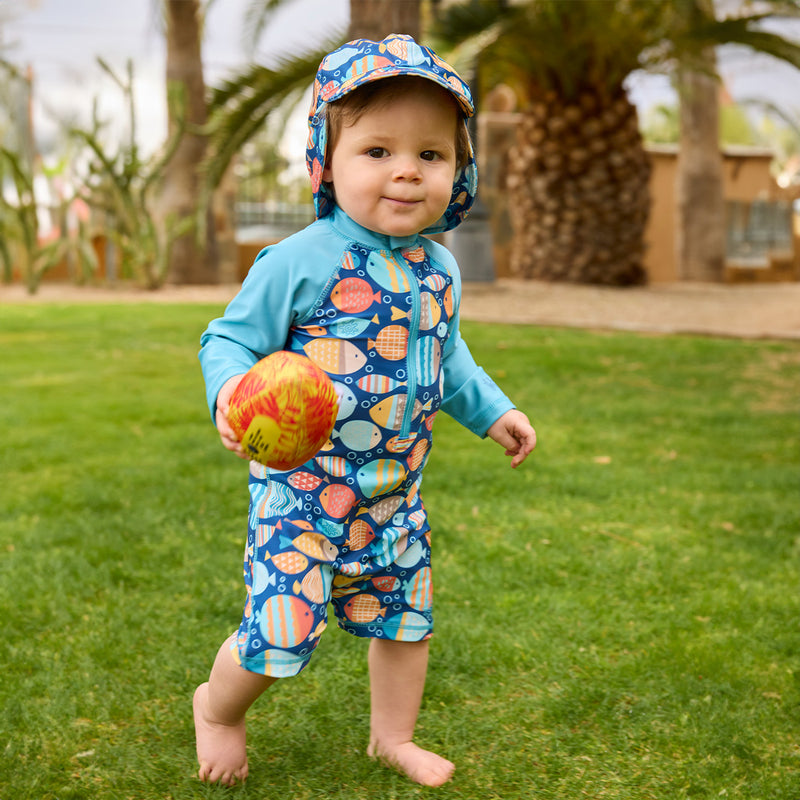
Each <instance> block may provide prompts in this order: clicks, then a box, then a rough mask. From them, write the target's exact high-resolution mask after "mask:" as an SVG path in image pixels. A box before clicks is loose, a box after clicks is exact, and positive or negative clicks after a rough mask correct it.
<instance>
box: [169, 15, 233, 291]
mask: <svg viewBox="0 0 800 800" xmlns="http://www.w3.org/2000/svg"><path fill="white" fill-rule="evenodd" d="M164 15H165V19H166V38H167V87H168V92H167V95H168V98H169V97H171V98H172V100H168V103H167V106H168V121H169V134H168V136H169V137H170V138H171V137H174V136H175V135H176V134H177V133H179V134H180V140H179V142H178V144H177V147H176V148H175V150H174V152H173V154H172V157H171V158H170V159H169V161H168V162H167V164H166V166H165V168H164V173H163V179H162V183H161V192H160V196H159V198H158V203H157V214H158V217H159V224H161V225H167V226H168V225H175V224H181V223H184V222H185V221H186V220H195V219H196V217H197V215H198V209H199V205H198V200H199V196H200V186H201V175H200V171H199V165H200V164H201V163H202V161H203V158H204V157H205V153H206V139H207V136H206V134H205V132H203V131H202V130H201V129H202V126H203V125H205V123H206V121H207V119H208V111H207V107H206V86H205V81H204V78H203V58H202V47H201V42H202V16H203V15H202V9H201V6H200V2H199V0H166V1H165V3H164ZM176 89H177V90H178V91H175V90H176ZM179 125H181V126H182V128H181V130H180V131H179V130H178V127H179ZM209 214H210V211H209ZM202 228H203V231H202V232H203V239H204V241H201V239H200V237H198V235H197V233H196V231H195V230H194V229H193V228H192V229H190V230H188V231H187V232H184V233H182V234H181V235H180V236H178V237H177V238H176V239H175V240H174V242H173V243H172V247H171V251H170V257H169V272H168V279H169V280H170V281H172V282H174V283H181V284H185V283H216V282H217V281H218V279H219V264H218V254H217V251H216V243H215V236H214V224H213V223H212V224H206V225H204V226H202Z"/></svg>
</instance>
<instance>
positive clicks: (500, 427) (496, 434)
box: [486, 408, 536, 469]
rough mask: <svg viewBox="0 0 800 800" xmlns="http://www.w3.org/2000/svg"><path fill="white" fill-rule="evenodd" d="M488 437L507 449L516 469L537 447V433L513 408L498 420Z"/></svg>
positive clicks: (519, 412)
mask: <svg viewBox="0 0 800 800" xmlns="http://www.w3.org/2000/svg"><path fill="white" fill-rule="evenodd" d="M486 435H487V436H489V437H490V438H492V439H494V440H495V441H496V442H497V443H498V444H499V445H502V446H503V447H505V449H506V455H507V456H513V458H512V459H511V466H512V468H514V469H516V468H517V467H518V466H519V465H520V464H521V463H522V462H523V461H524V460H525V459H526V458H527V457H528V455H529V454H530V453H531V452H532V451H533V448H534V447H536V431H535V430H534V429H533V426H532V425H531V423H530V422H529V420H528V418H527V417H526V416H525V414H523V413H522V412H521V411H518V410H517V409H516V408H512V409H511V411H506V413H505V414H503V416H502V417H500V418H499V419H498V420H496V421H495V422H494V423H493V424H492V427H491V428H489V430H488V431H486Z"/></svg>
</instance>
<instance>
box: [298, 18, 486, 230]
mask: <svg viewBox="0 0 800 800" xmlns="http://www.w3.org/2000/svg"><path fill="white" fill-rule="evenodd" d="M397 76H416V77H419V78H425V79H427V80H430V81H433V82H434V83H437V84H438V85H439V86H441V87H442V88H443V89H446V90H447V91H448V92H450V93H451V94H452V95H453V97H454V98H455V100H456V102H457V103H458V107H459V109H460V110H461V112H462V114H463V117H462V119H461V120H460V122H459V124H461V125H464V126H465V127H466V124H467V123H466V118H467V117H471V116H472V115H473V113H474V112H475V108H474V105H473V102H472V94H471V92H470V90H469V86H467V84H466V83H465V82H464V81H463V80H462V79H461V77H460V76H459V75H458V73H457V72H456V71H455V70H454V69H453V68H452V67H451V66H450V65H449V64H448V63H447V62H445V61H443V60H442V59H441V58H439V56H437V55H436V53H434V52H433V50H431V49H430V48H428V47H424V46H423V45H420V44H417V42H415V41H414V39H412V38H411V37H410V36H406V35H405V34H400V33H392V34H390V35H389V36H387V37H386V38H385V39H383V40H382V41H380V42H373V41H371V40H369V39H356V40H354V41H352V42H348V43H347V44H344V45H342V46H341V47H339V48H337V49H336V50H334V51H333V52H331V53H329V54H328V55H327V56H325V58H324V59H323V60H322V63H321V64H320V66H319V70H318V71H317V77H316V80H315V81H314V96H313V99H312V101H311V110H310V111H309V115H308V128H309V130H308V145H307V147H306V166H307V167H308V172H309V175H310V176H311V188H312V190H313V192H314V210H315V212H316V215H317V219H321V218H322V217H325V216H327V215H328V214H330V213H331V211H332V210H333V208H334V205H335V200H334V198H333V194H332V192H331V190H330V187H328V186H326V184H325V183H324V182H323V180H322V170H323V168H324V166H325V149H326V145H327V141H328V125H327V120H326V113H325V109H326V107H327V105H328V103H333V102H335V101H336V100H340V99H341V98H342V97H344V96H345V95H347V94H349V93H350V92H352V91H353V90H355V89H357V88H359V87H360V86H363V85H365V84H367V83H371V82H372V81H377V80H382V79H384V78H394V77H397ZM467 140H468V141H469V135H467ZM477 189H478V170H477V167H476V164H475V153H474V151H473V148H472V143H471V142H470V144H469V153H468V160H467V163H466V165H465V166H464V167H463V168H462V169H460V170H459V171H458V172H457V173H456V177H455V181H454V183H453V193H452V195H451V199H450V204H449V205H448V207H447V209H446V211H445V212H444V214H443V215H442V216H441V217H440V219H439V220H438V221H437V222H435V223H434V224H433V225H431V226H430V227H428V228H426V229H425V230H424V231H422V233H441V232H443V231H448V230H451V229H452V228H455V227H456V225H458V224H459V223H460V222H461V221H462V220H463V219H464V217H465V216H466V215H467V212H468V211H469V209H470V207H471V206H472V203H473V201H474V200H475V194H476V192H477Z"/></svg>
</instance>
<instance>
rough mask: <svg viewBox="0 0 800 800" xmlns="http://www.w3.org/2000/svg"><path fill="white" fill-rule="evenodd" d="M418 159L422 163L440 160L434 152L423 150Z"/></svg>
mask: <svg viewBox="0 0 800 800" xmlns="http://www.w3.org/2000/svg"><path fill="white" fill-rule="evenodd" d="M419 157H420V158H421V159H422V160H423V161H436V159H437V158H441V156H440V155H439V154H438V153H437V152H436V151H435V150H423V151H422V152H421V153H420V154H419Z"/></svg>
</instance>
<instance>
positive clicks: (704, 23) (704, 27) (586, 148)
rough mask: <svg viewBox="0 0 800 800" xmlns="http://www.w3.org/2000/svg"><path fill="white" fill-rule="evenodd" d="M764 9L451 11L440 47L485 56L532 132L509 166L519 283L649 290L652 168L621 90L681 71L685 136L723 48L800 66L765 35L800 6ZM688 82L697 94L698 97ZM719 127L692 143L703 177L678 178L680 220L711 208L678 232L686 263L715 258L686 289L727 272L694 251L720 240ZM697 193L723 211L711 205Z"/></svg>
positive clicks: (635, 2)
mask: <svg viewBox="0 0 800 800" xmlns="http://www.w3.org/2000/svg"><path fill="white" fill-rule="evenodd" d="M762 5H763V7H764V8H766V9H767V10H766V11H763V12H762V13H757V14H756V13H752V14H739V15H738V16H735V17H727V18H725V19H723V20H720V21H717V20H716V19H715V18H714V15H713V8H712V7H711V6H710V0H672V2H669V3H653V2H651V0H609V2H605V3H592V2H589V3H564V2H559V0H527V2H522V3H514V4H511V3H497V2H494V1H493V0H470V1H469V2H460V3H455V4H452V5H448V6H447V7H445V8H444V9H443V10H442V11H441V13H440V15H439V19H438V22H437V25H436V32H437V34H438V35H439V37H440V38H441V40H442V41H443V42H444V43H446V44H448V45H450V46H451V47H459V48H460V49H461V50H464V51H468V52H471V53H477V57H478V61H479V65H480V75H481V81H482V82H483V83H485V84H486V85H487V86H492V85H494V84H495V83H497V82H499V81H501V80H502V81H506V82H508V83H509V84H510V85H511V86H513V87H514V88H515V90H516V92H517V95H518V99H519V103H520V108H521V113H522V120H521V123H520V125H519V129H518V135H517V142H516V146H515V147H514V148H513V149H512V151H511V152H510V153H509V157H508V173H509V177H508V192H509V199H510V202H509V206H510V208H511V210H512V224H513V226H514V231H515V234H514V242H513V246H512V268H513V269H514V271H515V272H516V273H517V274H519V275H522V276H524V277H536V278H545V279H552V280H568V281H577V282H585V283H605V284H616V285H624V284H633V283H640V282H642V281H643V280H644V279H645V277H646V276H645V272H644V268H643V265H642V259H643V254H644V229H645V223H646V218H647V212H648V208H649V198H648V175H649V164H648V160H647V157H646V154H645V152H644V147H643V142H642V138H641V136H640V135H639V130H638V120H637V116H636V110H635V108H634V107H633V106H632V104H631V103H630V101H629V99H628V96H627V93H626V91H625V87H624V81H625V78H626V77H627V76H628V75H629V74H630V73H631V72H633V71H634V70H636V69H639V68H641V67H642V66H645V67H650V68H653V69H660V70H663V71H668V72H670V73H671V74H673V75H678V67H679V65H680V66H681V72H680V74H679V78H680V80H682V81H683V85H684V86H685V89H684V90H682V91H681V92H680V97H681V101H682V104H683V106H684V107H685V105H686V104H687V103H690V102H691V103H692V104H693V106H692V110H687V111H684V113H683V119H684V127H685V128H688V127H689V126H693V125H695V124H696V122H693V121H692V120H697V118H698V117H697V116H696V115H702V114H704V113H705V114H706V115H707V116H708V115H711V114H712V110H713V108H714V107H716V95H715V96H714V99H713V102H711V101H710V99H709V97H708V86H709V85H710V84H708V83H703V81H702V78H696V79H695V78H692V77H690V76H695V75H700V76H705V78H706V79H707V80H713V77H712V76H713V75H714V72H713V69H712V67H713V62H710V61H709V58H710V53H711V52H713V50H711V48H713V47H714V46H716V45H718V44H723V43H726V42H735V43H737V44H740V45H745V46H747V47H750V48H751V49H753V50H758V51H760V52H765V53H768V54H770V55H773V56H775V57H778V58H781V59H784V60H786V61H788V62H789V63H792V64H794V65H795V66H800V46H798V45H797V44H796V43H793V42H790V41H787V40H785V39H783V38H782V37H780V36H778V35H776V34H772V33H769V32H766V31H764V30H761V29H760V27H759V25H760V23H762V22H763V21H764V20H766V19H775V18H777V17H778V16H779V14H784V15H794V16H796V15H797V13H798V4H797V2H796V0H791V2H772V3H764V4H762ZM739 7H744V6H743V5H742V4H740V5H739V6H737V9H738V8H739ZM690 81H691V85H692V86H694V84H695V83H698V84H699V85H700V88H691V89H690ZM703 88H705V89H706V91H705V92H703V91H702V89H703ZM709 102H711V106H710V107H709V105H708V104H709ZM693 114H694V115H695V116H692V115H693ZM714 126H715V122H714V120H713V119H710V120H708V122H707V124H704V127H703V130H704V131H706V135H705V136H703V137H699V138H698V137H693V138H690V137H689V132H688V131H687V133H686V139H685V143H684V147H685V148H687V152H688V155H687V154H686V153H685V154H684V155H685V157H684V158H683V159H682V161H681V164H680V169H682V170H685V171H686V172H687V173H688V172H689V171H690V170H691V171H692V174H693V176H694V177H692V178H691V179H683V178H682V179H681V180H683V184H682V185H683V187H684V188H683V189H682V190H681V196H682V197H683V204H684V208H686V209H691V210H692V212H691V213H692V214H695V215H698V216H700V215H702V212H703V211H704V210H705V209H706V208H708V212H709V217H708V219H709V220H710V221H707V222H705V223H703V224H699V223H698V224H696V225H695V224H692V225H689V224H688V222H689V220H688V219H686V220H685V222H684V223H680V224H682V231H683V238H684V244H683V245H682V248H681V249H682V252H684V253H689V252H697V251H700V252H704V253H705V255H702V256H700V257H699V258H698V259H695V260H694V261H693V264H695V265H696V264H698V263H707V262H708V261H709V259H711V258H713V259H715V261H714V263H713V266H711V267H710V268H709V269H708V270H704V271H703V273H702V275H697V274H696V273H695V272H694V271H693V270H696V269H697V267H696V266H694V267H687V268H686V269H685V270H684V274H685V276H686V277H689V278H691V277H703V278H707V277H709V276H710V275H711V274H713V270H715V269H718V265H719V259H718V257H717V256H713V257H712V256H710V255H709V253H711V252H712V251H714V252H717V253H718V252H719V241H718V240H717V241H716V242H714V243H712V244H711V245H709V246H701V245H700V243H699V242H698V240H699V239H700V238H701V237H702V236H703V235H704V234H705V232H706V230H707V229H708V228H709V227H710V226H713V227H714V228H715V229H716V230H724V223H723V222H722V221H721V220H720V216H719V208H720V204H721V197H722V186H721V173H714V172H713V169H714V167H715V164H716V163H717V160H718V159H719V144H718V141H717V138H716V136H717V134H716V133H714V137H713V141H712V140H711V139H710V138H709V135H708V133H707V132H708V131H709V130H710V131H712V132H713V131H715V127H714ZM693 132H694V131H693ZM710 150H713V152H715V153H716V156H714V155H709V151H710ZM701 187H703V188H704V189H705V195H708V196H712V195H713V197H714V198H718V200H717V199H714V200H713V201H709V202H708V203H707V204H706V205H701V204H703V202H704V201H703V200H702V199H700V198H699V197H698V194H699V190H700V188H701ZM705 195H704V196H705ZM694 221H695V220H694V219H693V220H692V222H694ZM689 240H691V241H689ZM723 245H724V242H723ZM723 255H724V254H723Z"/></svg>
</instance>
